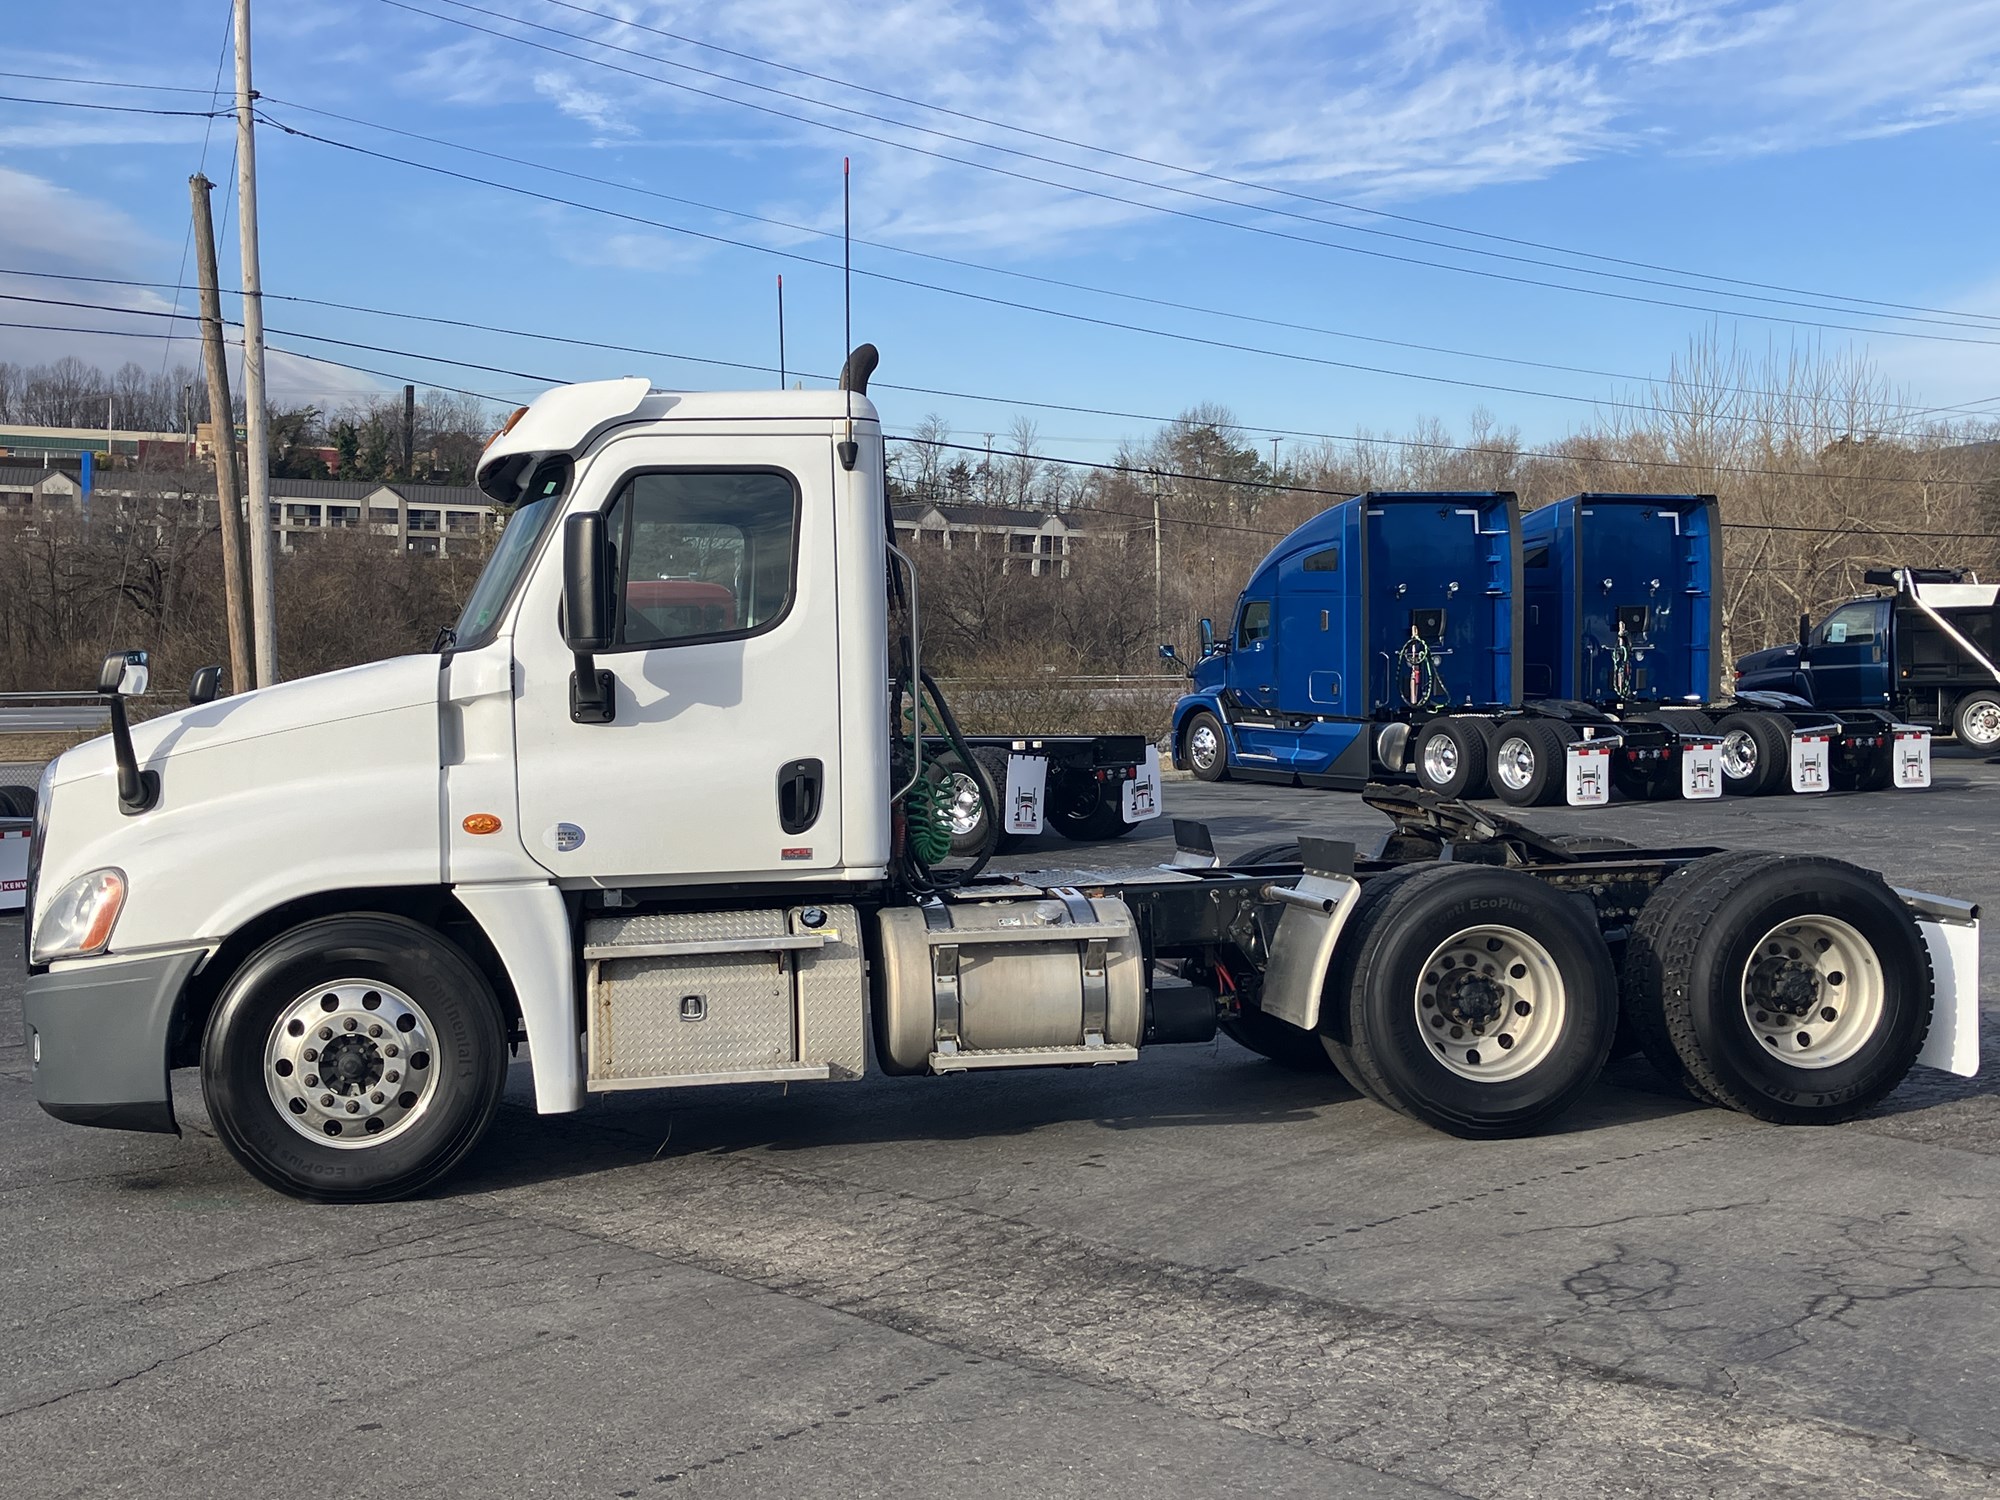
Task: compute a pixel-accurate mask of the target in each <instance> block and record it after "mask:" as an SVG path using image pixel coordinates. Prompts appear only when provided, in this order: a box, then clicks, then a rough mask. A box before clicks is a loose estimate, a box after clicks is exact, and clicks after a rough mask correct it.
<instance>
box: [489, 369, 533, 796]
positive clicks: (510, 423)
mask: <svg viewBox="0 0 2000 1500" xmlns="http://www.w3.org/2000/svg"><path fill="white" fill-rule="evenodd" d="M527 414H528V408H527V407H525V406H517V407H515V408H514V415H513V416H511V417H509V418H508V419H507V420H506V422H505V423H504V424H502V426H501V428H500V430H499V431H498V432H496V433H494V434H493V436H492V437H490V438H488V439H487V440H486V446H487V447H488V448H491V447H492V446H493V445H494V444H495V443H497V442H499V441H500V439H502V438H503V437H505V436H506V435H507V434H508V433H510V432H512V431H513V430H514V424H515V423H516V422H518V421H520V420H521V418H523V417H525V416H526V415H527ZM481 451H482V452H483V451H484V449H482V450H481ZM489 831H490V830H489Z"/></svg>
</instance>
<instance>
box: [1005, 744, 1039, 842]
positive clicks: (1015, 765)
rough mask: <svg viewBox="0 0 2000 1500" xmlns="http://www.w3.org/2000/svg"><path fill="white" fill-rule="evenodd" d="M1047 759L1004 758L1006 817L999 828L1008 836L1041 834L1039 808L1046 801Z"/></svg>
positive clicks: (1030, 757)
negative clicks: (1005, 762)
mask: <svg viewBox="0 0 2000 1500" xmlns="http://www.w3.org/2000/svg"><path fill="white" fill-rule="evenodd" d="M1048 785H1049V758H1048V757H1047V756H1046V755H1010V756H1008V757H1007V786H1006V790H1005V801H1004V802H1003V803H1002V806H1004V807H1005V808H1006V809H1007V816H1006V817H1005V818H1003V819H1002V820H1001V825H1000V826H1001V828H1002V829H1003V830H1004V831H1005V832H1007V833H1023V834H1033V833H1040V832H1041V831H1042V806H1043V803H1044V802H1045V801H1046V800H1047V796H1048Z"/></svg>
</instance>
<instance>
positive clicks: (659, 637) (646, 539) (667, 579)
mask: <svg viewBox="0 0 2000 1500" xmlns="http://www.w3.org/2000/svg"><path fill="white" fill-rule="evenodd" d="M605 529H606V531H607V532H608V533H609V534H610V537H611V543H612V547H613V549H614V551H615V561H614V572H615V575H616V577H617V579H618V592H617V601H618V632H617V636H616V646H615V647H614V649H617V648H625V647H629V648H633V649H647V648H652V647H658V646H672V645H682V644H689V643H692V642H696V641H715V640H731V639H739V638H741V637H743V636H749V635H756V634H758V633H759V632H760V631H764V630H768V629H769V628H770V627H771V626H772V625H775V624H776V623H777V622H778V620H779V619H780V618H782V617H783V615H784V613H785V611H786V610H787V609H789V608H790V607H791V602H792V594H793V591H794V589H795V587H796V573H797V560H796V553H797V548H796V545H795V544H796V541H797V534H798V490H797V488H796V486H795V485H794V484H793V482H792V480H791V478H790V477H789V476H788V475H784V474H777V473H773V472H771V471H769V470H736V471H727V470H725V471H718V472H703V473H696V472H688V471H667V472H654V473H641V474H634V475H633V476H632V477H631V478H629V479H627V480H626V481H625V486H624V488H623V489H621V490H620V491H619V493H618V498H617V500H616V501H615V502H613V504H612V507H611V511H610V514H609V516H608V517H607V518H606V523H605Z"/></svg>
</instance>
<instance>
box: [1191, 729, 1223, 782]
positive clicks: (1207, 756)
mask: <svg viewBox="0 0 2000 1500" xmlns="http://www.w3.org/2000/svg"><path fill="white" fill-rule="evenodd" d="M1221 748H1222V746H1221V744H1220V742H1219V741H1217V739H1216V737H1215V731H1214V730H1213V729H1210V728H1209V727H1208V726H1207V725H1206V724H1197V725H1195V727H1194V732H1193V733H1192V734H1190V735H1189V736H1188V759H1189V760H1191V761H1193V762H1194V764H1195V766H1196V767H1197V768H1198V769H1200V770H1203V771H1206V770H1207V769H1208V768H1209V767H1210V766H1212V765H1214V764H1215V756H1216V752H1217V751H1219V750H1220V749H1221Z"/></svg>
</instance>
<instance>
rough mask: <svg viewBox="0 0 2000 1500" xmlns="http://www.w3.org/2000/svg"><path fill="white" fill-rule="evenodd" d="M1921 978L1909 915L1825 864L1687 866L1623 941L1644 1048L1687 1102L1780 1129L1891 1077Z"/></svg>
mask: <svg viewBox="0 0 2000 1500" xmlns="http://www.w3.org/2000/svg"><path fill="white" fill-rule="evenodd" d="M1931 988H1932V975H1931V965H1930V953H1929V949H1928V947H1927V946H1926V944H1925V942H1924V939H1923V936H1922V934H1921V933H1920V932H1918V930H1917V924H1916V921H1915V919H1914V918H1913V917H1911V915H1910V913H1909V909H1908V908H1907V907H1905V906H1904V905H1903V903H1902V901H1901V900H1900V899H1899V898H1898V897H1897V896H1896V894H1895V893H1894V892H1893V891H1891V890H1890V889H1889V888H1888V887H1887V886H1886V885H1884V884H1883V883H1882V880H1881V877H1879V876H1877V875H1875V874H1873V873H1872V872H1870V871H1867V870H1862V869H1859V868H1857V867H1856V866H1854V865H1850V864H1846V863H1844V862H1842V861H1840V860H1835V859H1824V858H1817V857H1808V856H1799V855H1785V854H1754V853H1733V854H1715V855H1710V856H1709V857H1708V858H1706V859H1699V860H1695V861H1694V862H1693V863H1691V864H1689V865H1686V866H1684V867H1683V868H1682V869H1680V870H1679V871H1677V872H1676V873H1675V874H1674V875H1672V876H1671V877H1669V878H1668V879H1667V880H1666V881H1664V882H1663V883H1662V884H1661V885H1660V888H1659V889H1658V890H1657V891H1655V892H1654V893H1653V895H1652V897H1651V898H1650V899H1649V900H1648V901H1647V902H1646V905H1645V906H1644V908H1643V909H1642V910H1641V911H1640V913H1639V920H1638V921H1637V922H1636V923H1635V924H1634V926H1633V931H1632V937H1631V940H1630V942H1629V943H1628V944H1627V945H1626V954H1625V973H1624V1005H1625V1014H1626V1017H1627V1019H1628V1021H1629V1023H1630V1024H1631V1027H1632V1029H1633V1030H1634V1031H1635V1032H1636V1033H1637V1035H1638V1038H1639V1042H1640V1045H1641V1046H1642V1047H1643V1048H1644V1049H1645V1052H1646V1055H1647V1057H1648V1058H1649V1059H1650V1060H1651V1061H1652V1062H1653V1064H1654V1065H1655V1066H1656V1067H1658V1068H1659V1069H1660V1070H1661V1071H1662V1072H1664V1073H1666V1074H1667V1076H1668V1077H1670V1078H1673V1079H1674V1080H1676V1081H1677V1082H1679V1083H1680V1084H1682V1085H1683V1086H1684V1087H1685V1088H1686V1089H1687V1090H1688V1091H1689V1092H1690V1093H1692V1094H1693V1095H1695V1096H1696V1097H1697V1098H1701V1099H1706V1100H1708V1101H1710V1102H1713V1103H1716V1104H1721V1105H1725V1106H1727V1107H1729V1108H1731V1109H1737V1110H1741V1111H1742V1112H1744V1113H1745V1114H1749V1115H1754V1116H1756V1117H1757V1118H1758V1119H1761V1120H1770V1121H1773V1122H1775V1123H1778V1124H1786V1125H1802V1124H1830V1123H1834V1122H1837V1121H1840V1120H1846V1119H1850V1118H1852V1117H1853V1116H1855V1115H1857V1114H1859V1113H1861V1112H1862V1111H1863V1110H1865V1109H1867V1108H1868V1107H1869V1106H1870V1105H1872V1104H1874V1103H1876V1102H1877V1101H1878V1100H1880V1099H1881V1098H1882V1097H1883V1096H1884V1095H1886V1094H1888V1093H1889V1091H1890V1090H1892V1089H1893V1088H1895V1087H1896V1085H1897V1084H1899V1083H1901V1082H1902V1080H1903V1077H1904V1075H1905V1074H1907V1073H1908V1072H1909V1070H1910V1068H1911V1067H1912V1066H1913V1065H1914V1064H1915V1062H1916V1057H1917V1053H1918V1052H1919V1051H1920V1050H1922V1047H1923V1043H1924V1037H1925V1036H1926V1034H1927V1033H1928V1032H1929V1029H1930V1007H1931Z"/></svg>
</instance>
